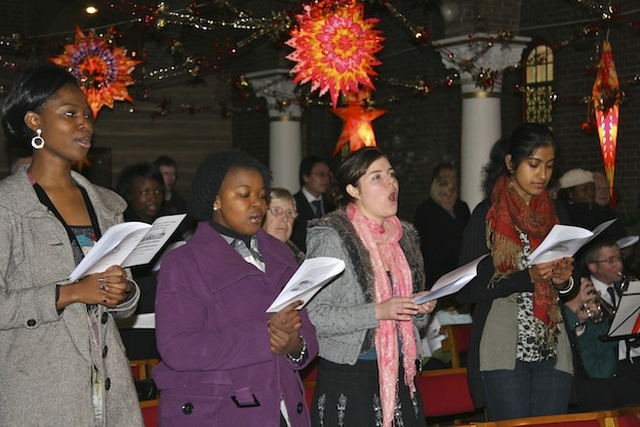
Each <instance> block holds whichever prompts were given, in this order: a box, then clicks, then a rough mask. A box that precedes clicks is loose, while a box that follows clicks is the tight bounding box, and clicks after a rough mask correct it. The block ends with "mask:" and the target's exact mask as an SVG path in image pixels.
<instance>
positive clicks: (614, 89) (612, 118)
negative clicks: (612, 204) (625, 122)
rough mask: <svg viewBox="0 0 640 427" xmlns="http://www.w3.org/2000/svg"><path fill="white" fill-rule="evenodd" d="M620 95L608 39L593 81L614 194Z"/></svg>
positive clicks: (602, 146) (603, 148) (599, 124)
mask: <svg viewBox="0 0 640 427" xmlns="http://www.w3.org/2000/svg"><path fill="white" fill-rule="evenodd" d="M621 95H622V94H621V92H620V86H619V83H618V73H616V66H615V64H614V62H613V53H612V52H611V45H610V44H609V42H608V41H606V40H605V41H604V43H603V44H602V55H601V57H600V63H599V64H598V74H597V76H596V81H595V82H594V84H593V89H592V100H593V107H594V110H595V116H596V124H597V125H598V137H599V138H600V150H601V151H602V161H603V163H604V171H605V174H606V175H607V181H609V194H611V195H612V196H613V177H614V172H615V167H616V143H617V139H618V119H619V109H620V99H621Z"/></svg>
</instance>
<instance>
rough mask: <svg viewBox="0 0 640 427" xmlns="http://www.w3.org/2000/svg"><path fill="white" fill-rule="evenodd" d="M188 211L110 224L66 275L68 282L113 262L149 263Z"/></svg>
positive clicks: (127, 263) (134, 264) (127, 265)
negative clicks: (149, 221)
mask: <svg viewBox="0 0 640 427" xmlns="http://www.w3.org/2000/svg"><path fill="white" fill-rule="evenodd" d="M186 216H187V214H176V215H167V216H161V217H159V218H157V219H156V220H155V221H154V222H153V224H147V223H144V222H138V221H132V222H123V223H121V224H117V225H114V226H113V227H111V228H109V229H108V230H107V232H106V233H104V235H103V236H102V237H101V238H100V240H98V241H97V242H96V244H95V245H94V246H93V247H92V248H91V250H90V251H89V253H87V254H86V255H85V257H84V258H83V259H82V261H80V263H79V264H78V266H77V267H76V268H75V270H73V272H72V273H71V276H69V281H70V282H75V281H76V280H78V279H80V278H82V277H84V276H86V275H88V274H92V273H99V272H101V271H104V270H106V269H107V268H109V267H110V266H112V265H119V266H121V267H134V266H136V265H143V264H147V263H149V262H150V261H151V260H152V259H153V257H154V256H155V255H156V253H158V251H159V250H160V249H161V248H162V247H163V246H164V244H165V243H166V242H167V240H169V237H171V235H172V234H173V232H174V231H176V229H177V228H178V226H179V225H180V223H181V222H182V220H184V218H185V217H186Z"/></svg>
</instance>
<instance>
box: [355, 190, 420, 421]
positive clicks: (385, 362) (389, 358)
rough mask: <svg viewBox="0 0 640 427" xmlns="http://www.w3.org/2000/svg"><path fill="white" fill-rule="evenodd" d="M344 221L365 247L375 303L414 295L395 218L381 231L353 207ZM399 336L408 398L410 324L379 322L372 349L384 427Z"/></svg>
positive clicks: (412, 371) (412, 367)
mask: <svg viewBox="0 0 640 427" xmlns="http://www.w3.org/2000/svg"><path fill="white" fill-rule="evenodd" d="M347 218H349V221H351V223H352V224H353V227H354V228H355V230H356V234H357V235H358V237H360V240H362V243H364V246H365V247H366V248H367V250H368V251H369V255H370V257H371V265H372V266H373V273H374V277H375V297H376V303H379V302H382V301H386V300H388V299H389V298H391V297H392V296H404V297H410V296H411V295H412V293H413V285H412V281H411V269H410V267H409V263H408V262H407V258H406V257H405V255H404V252H403V251H402V248H401V247H400V243H398V242H399V241H400V238H401V237H402V224H401V223H400V220H399V219H398V217H397V216H395V215H394V216H392V217H389V218H386V219H385V220H384V222H383V223H382V227H380V226H378V225H377V224H376V223H375V222H373V221H372V220H371V219H369V218H367V217H366V216H365V215H363V214H362V212H360V210H359V209H358V208H357V207H356V205H355V204H353V203H351V204H349V205H348V206H347ZM381 253H383V254H384V256H385V261H386V262H387V268H388V269H389V272H390V273H391V277H392V280H393V283H390V282H389V277H388V276H387V270H386V268H385V265H384V263H383V261H382V258H381V256H380V254H381ZM398 332H399V333H400V339H401V341H402V353H403V359H402V362H403V363H402V366H403V367H404V382H405V384H406V385H407V386H408V387H409V390H410V391H411V395H412V396H413V394H414V393H415V385H414V378H415V376H416V364H415V361H416V357H417V350H416V342H415V337H414V335H413V322H396V321H395V320H381V321H380V326H378V330H377V331H376V337H375V346H376V353H377V355H378V370H379V372H380V374H379V375H380V380H379V381H380V400H381V402H382V419H383V424H382V425H383V426H384V427H387V426H391V422H392V420H393V415H394V410H395V405H396V391H397V390H396V389H397V384H396V383H397V382H398V360H399V354H398V353H399V352H398Z"/></svg>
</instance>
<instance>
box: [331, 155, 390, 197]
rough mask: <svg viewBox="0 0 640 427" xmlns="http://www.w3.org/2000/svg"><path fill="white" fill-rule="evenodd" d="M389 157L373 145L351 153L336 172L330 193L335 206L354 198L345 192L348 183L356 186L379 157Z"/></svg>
mask: <svg viewBox="0 0 640 427" xmlns="http://www.w3.org/2000/svg"><path fill="white" fill-rule="evenodd" d="M381 157H384V158H386V159H387V160H388V159H389V158H388V157H387V155H386V154H384V153H383V152H382V151H380V150H379V149H378V148H375V147H366V148H363V149H361V150H358V151H356V152H354V153H351V154H350V155H349V157H347V158H346V159H345V161H344V163H342V165H341V166H340V168H339V169H338V172H336V176H335V177H334V180H333V183H332V188H331V193H332V195H333V200H334V202H335V204H336V207H343V206H346V205H348V204H349V203H351V202H353V201H354V199H353V197H351V195H350V194H349V193H347V186H348V185H349V184H351V185H353V186H354V187H357V186H358V181H359V180H360V178H361V177H362V176H363V175H364V174H365V173H366V172H367V169H369V166H371V164H372V163H373V162H375V161H376V160H378V159H379V158H381Z"/></svg>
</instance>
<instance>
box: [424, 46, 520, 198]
mask: <svg viewBox="0 0 640 427" xmlns="http://www.w3.org/2000/svg"><path fill="white" fill-rule="evenodd" d="M530 40H531V39H530V38H528V37H513V38H511V39H508V40H506V39H500V38H499V37H498V36H497V35H489V34H475V35H474V37H473V38H469V36H459V37H452V38H448V39H444V40H439V41H435V42H434V45H435V47H436V49H438V50H439V51H440V56H441V58H442V62H443V64H444V65H445V67H447V68H453V69H455V70H457V71H458V73H459V75H460V82H461V88H462V135H461V146H460V150H461V152H460V198H461V199H462V200H464V201H465V202H467V203H468V204H469V208H470V209H471V210H473V208H474V207H475V206H476V205H477V204H478V203H480V202H481V201H482V199H483V198H484V194H483V193H482V167H483V166H484V165H485V164H486V163H487V162H488V161H489V152H490V151H491V147H492V146H493V144H494V143H495V142H496V141H497V140H498V139H500V138H501V137H502V117H501V103H500V95H501V91H502V71H503V70H504V69H505V68H507V67H511V66H514V65H516V64H518V63H519V62H520V60H521V57H522V51H523V50H524V48H525V46H526V44H527V43H528V42H529V41H530ZM465 60H467V61H466V63H465ZM469 64H471V65H472V67H469ZM481 68H482V69H485V70H491V71H499V73H498V74H497V76H496V78H495V80H494V82H493V86H491V87H486V88H485V87H482V86H478V84H479V82H476V80H474V75H475V74H477V72H478V70H479V69H481Z"/></svg>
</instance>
